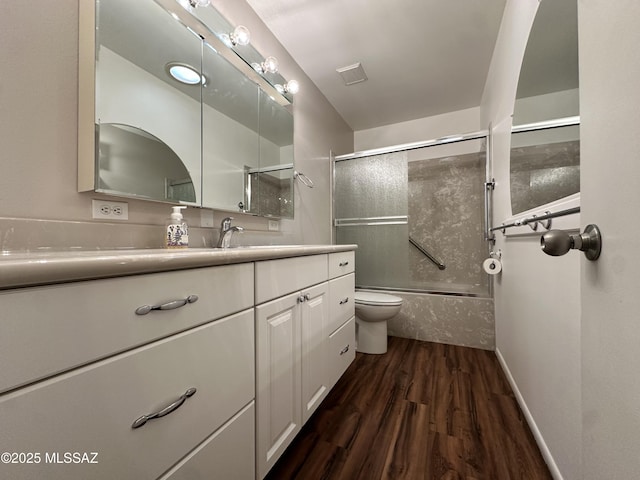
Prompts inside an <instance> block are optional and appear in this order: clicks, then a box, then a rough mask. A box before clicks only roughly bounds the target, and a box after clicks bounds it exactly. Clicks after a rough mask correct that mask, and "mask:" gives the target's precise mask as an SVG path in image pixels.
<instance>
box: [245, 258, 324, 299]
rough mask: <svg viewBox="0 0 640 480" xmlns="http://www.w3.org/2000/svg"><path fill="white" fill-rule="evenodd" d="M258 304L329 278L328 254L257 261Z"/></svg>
mask: <svg viewBox="0 0 640 480" xmlns="http://www.w3.org/2000/svg"><path fill="white" fill-rule="evenodd" d="M255 265H256V305H257V304H260V303H264V302H268V301H269V300H273V299H274V298H278V297H281V296H283V295H287V294H289V293H292V292H295V291H296V290H300V289H303V288H306V287H310V286H312V285H316V284H318V283H322V282H326V281H327V278H328V271H327V267H328V264H327V255H310V256H307V257H295V258H283V259H278V260H267V261H264V262H256V264H255Z"/></svg>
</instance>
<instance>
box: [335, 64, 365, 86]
mask: <svg viewBox="0 0 640 480" xmlns="http://www.w3.org/2000/svg"><path fill="white" fill-rule="evenodd" d="M336 72H338V73H339V74H340V76H341V77H342V80H344V84H345V85H353V84H355V83H360V82H364V81H365V80H367V74H366V73H364V68H362V65H361V64H360V63H354V64H353V65H349V66H346V67H342V68H337V69H336Z"/></svg>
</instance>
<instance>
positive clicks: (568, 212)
mask: <svg viewBox="0 0 640 480" xmlns="http://www.w3.org/2000/svg"><path fill="white" fill-rule="evenodd" d="M579 212H580V207H573V208H568V209H566V210H560V211H558V212H553V213H547V214H546V215H540V216H539V217H536V216H535V215H532V216H531V217H527V218H523V219H522V220H517V221H515V222H513V223H508V224H506V225H504V224H503V225H499V226H497V227H493V228H492V229H491V230H489V231H491V232H493V231H495V230H502V231H503V233H504V230H506V229H507V228H511V227H521V226H523V225H529V224H530V223H536V222H540V221H542V220H549V219H551V218H556V217H564V216H565V215H572V214H574V213H579Z"/></svg>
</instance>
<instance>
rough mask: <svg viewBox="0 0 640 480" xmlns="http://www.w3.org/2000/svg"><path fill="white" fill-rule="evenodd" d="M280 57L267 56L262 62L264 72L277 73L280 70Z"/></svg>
mask: <svg viewBox="0 0 640 480" xmlns="http://www.w3.org/2000/svg"><path fill="white" fill-rule="evenodd" d="M278 66H279V65H278V59H277V58H276V57H267V58H265V59H264V62H262V71H263V72H264V73H266V72H269V73H277V72H278Z"/></svg>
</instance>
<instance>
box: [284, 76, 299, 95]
mask: <svg viewBox="0 0 640 480" xmlns="http://www.w3.org/2000/svg"><path fill="white" fill-rule="evenodd" d="M284 89H285V90H286V91H287V92H288V93H290V94H292V95H295V94H296V93H298V92H299V91H300V83H298V81H297V80H289V81H288V82H287V84H286V85H285V87H284Z"/></svg>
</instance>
